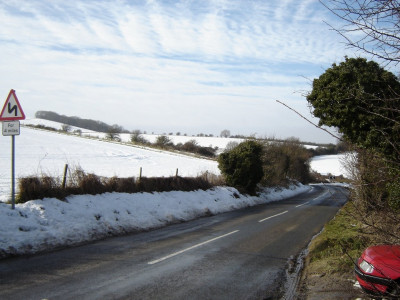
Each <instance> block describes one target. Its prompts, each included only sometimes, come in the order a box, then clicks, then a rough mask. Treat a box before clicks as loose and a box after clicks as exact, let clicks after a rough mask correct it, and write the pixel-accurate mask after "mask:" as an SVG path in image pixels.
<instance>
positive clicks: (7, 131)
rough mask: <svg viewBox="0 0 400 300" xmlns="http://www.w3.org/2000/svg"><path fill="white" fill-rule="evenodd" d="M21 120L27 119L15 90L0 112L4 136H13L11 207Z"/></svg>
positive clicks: (13, 206)
mask: <svg viewBox="0 0 400 300" xmlns="http://www.w3.org/2000/svg"><path fill="white" fill-rule="evenodd" d="M19 120H25V114H24V111H23V110H22V107H21V105H20V104H19V101H18V98H17V95H16V94H15V91H14V90H11V91H10V93H9V94H8V97H7V100H6V102H5V103H4V106H3V109H2V111H1V114H0V121H3V130H2V132H3V136H11V205H12V206H11V208H12V209H15V136H16V135H19V133H20V124H19Z"/></svg>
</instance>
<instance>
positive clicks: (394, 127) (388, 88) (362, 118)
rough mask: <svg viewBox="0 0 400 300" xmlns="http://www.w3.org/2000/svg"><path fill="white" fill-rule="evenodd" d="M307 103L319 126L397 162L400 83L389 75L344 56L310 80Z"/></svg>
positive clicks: (398, 157) (369, 63)
mask: <svg viewBox="0 0 400 300" xmlns="http://www.w3.org/2000/svg"><path fill="white" fill-rule="evenodd" d="M307 101H308V102H309V104H310V105H311V106H312V108H313V115H314V116H316V117H318V118H319V119H320V120H319V125H327V126H335V127H337V128H338V130H339V132H341V133H342V134H343V136H344V138H345V139H346V140H348V141H350V142H351V143H353V144H355V145H357V146H359V147H362V148H369V149H373V150H375V151H377V152H379V153H381V154H383V155H384V156H386V157H387V158H389V159H391V160H393V159H394V160H396V161H400V152H399V150H400V147H399V146H400V145H399V141H398V137H399V134H400V114H399V112H400V110H399V107H400V83H399V81H398V79H397V78H396V76H395V75H394V74H392V73H391V72H388V71H386V70H384V69H383V68H381V67H380V66H379V65H378V64H377V63H375V62H373V61H367V60H366V59H364V58H347V57H346V59H345V61H344V62H341V63H340V64H339V65H336V64H333V65H332V67H331V68H329V69H327V70H326V71H325V73H323V74H322V75H321V76H320V77H319V78H318V79H315V80H314V81H313V87H312V91H311V92H310V93H309V94H308V95H307Z"/></svg>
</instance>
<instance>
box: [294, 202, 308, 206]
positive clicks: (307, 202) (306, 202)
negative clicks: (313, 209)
mask: <svg viewBox="0 0 400 300" xmlns="http://www.w3.org/2000/svg"><path fill="white" fill-rule="evenodd" d="M308 203H310V201H307V202H306V203H303V204H299V205H296V207H301V206H303V205H306V204H308Z"/></svg>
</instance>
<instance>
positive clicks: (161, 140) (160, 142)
mask: <svg viewBox="0 0 400 300" xmlns="http://www.w3.org/2000/svg"><path fill="white" fill-rule="evenodd" d="M155 145H156V146H158V147H160V148H168V147H171V146H173V143H172V141H171V139H170V138H169V137H167V136H166V135H159V136H158V137H157V139H156V142H155Z"/></svg>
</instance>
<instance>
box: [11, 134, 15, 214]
mask: <svg viewBox="0 0 400 300" xmlns="http://www.w3.org/2000/svg"><path fill="white" fill-rule="evenodd" d="M11 208H12V209H15V135H12V136H11Z"/></svg>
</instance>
